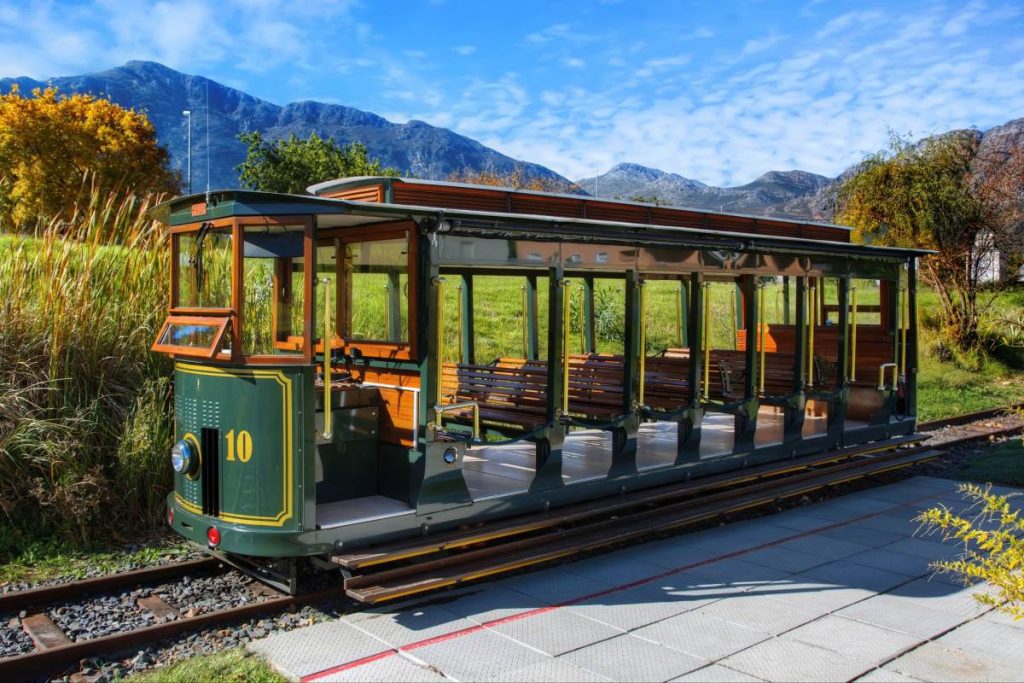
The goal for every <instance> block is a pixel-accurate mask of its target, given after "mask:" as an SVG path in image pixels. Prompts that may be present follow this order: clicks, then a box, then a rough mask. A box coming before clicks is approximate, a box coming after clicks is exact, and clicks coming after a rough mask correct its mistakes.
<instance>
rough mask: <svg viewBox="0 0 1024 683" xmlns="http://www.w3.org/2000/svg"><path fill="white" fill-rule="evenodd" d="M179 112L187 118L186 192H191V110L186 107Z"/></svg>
mask: <svg viewBox="0 0 1024 683" xmlns="http://www.w3.org/2000/svg"><path fill="white" fill-rule="evenodd" d="M181 113H182V114H184V115H185V118H186V119H187V120H188V194H192V112H191V111H190V110H188V109H186V110H185V111H183V112H181Z"/></svg>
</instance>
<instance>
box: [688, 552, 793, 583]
mask: <svg viewBox="0 0 1024 683" xmlns="http://www.w3.org/2000/svg"><path fill="white" fill-rule="evenodd" d="M686 573H687V574H693V575H694V576H700V577H704V578H707V579H711V580H712V581H715V582H716V583H721V584H726V585H731V586H734V587H736V588H739V589H741V590H748V589H750V588H755V587H757V586H760V585H763V584H766V583H772V582H774V581H779V580H782V579H785V578H787V577H788V576H789V572H787V571H783V570H781V569H772V568H770V567H766V566H764V565H761V564H755V563H753V562H749V561H747V559H746V555H744V556H742V557H741V558H730V559H727V560H721V561H719V562H709V563H707V564H704V565H700V566H697V567H691V568H689V569H687V570H686Z"/></svg>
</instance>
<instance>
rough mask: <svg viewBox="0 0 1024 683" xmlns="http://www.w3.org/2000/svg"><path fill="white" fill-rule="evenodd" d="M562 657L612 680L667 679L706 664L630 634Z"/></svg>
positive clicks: (703, 661) (704, 661)
mask: <svg viewBox="0 0 1024 683" xmlns="http://www.w3.org/2000/svg"><path fill="white" fill-rule="evenodd" d="M561 659H563V660H565V661H568V662H569V663H571V664H575V665H576V666H579V667H582V668H584V669H587V670H589V671H593V672H594V673H596V674H600V675H601V676H605V677H606V678H610V679H612V680H615V681H667V680H669V679H671V678H676V677H677V676H682V675H683V674H685V673H688V672H690V671H693V670H695V669H699V668H700V667H702V666H704V665H705V664H707V663H708V662H707V661H706V660H703V659H698V658H697V657H691V656H690V655H687V654H683V653H682V652H677V651H675V650H670V649H668V648H667V647H662V646H660V645H656V644H655V643H652V642H651V641H649V640H644V639H642V638H637V637H635V636H631V635H624V636H619V637H618V638H613V639H612V640H606V641H603V642H600V643H597V644H596V645H591V646H590V647H585V648H583V649H582V650H576V651H575V652H570V653H569V654H567V655H562V657H561Z"/></svg>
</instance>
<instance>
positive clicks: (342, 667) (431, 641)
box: [299, 494, 934, 683]
mask: <svg viewBox="0 0 1024 683" xmlns="http://www.w3.org/2000/svg"><path fill="white" fill-rule="evenodd" d="M933 495H934V494H928V495H926V496H921V497H920V498H914V499H912V500H909V501H907V503H899V504H896V505H893V506H892V507H893V508H897V507H900V505H907V504H912V503H918V502H921V501H923V500H926V499H928V498H931V497H933ZM887 509H892V508H887ZM882 512H884V511H879V512H870V513H867V514H863V515H860V516H857V517H852V518H850V519H847V520H844V521H841V522H833V523H832V524H826V525H824V526H820V527H816V528H814V529H808V530H806V531H801V532H799V533H796V534H793V535H791V536H786V537H784V538H780V539H777V540H774V541H766V542H765V543H761V544H760V545H755V546H752V547H750V548H743V549H741V550H734V551H732V552H729V553H724V554H722V555H716V556H715V557H710V558H708V559H706V560H700V561H699V562H692V563H690V564H687V565H684V566H682V567H675V568H673V569H667V570H665V571H663V572H661V573H659V574H654V575H653V576H648V577H645V578H643V579H637V580H636V581H630V582H629V583H623V584H620V585H617V586H612V587H611V588H606V589H604V590H600V591H597V592H595V593H590V594H589V595H584V596H582V597H579V598H573V599H572V600H566V601H565V602H560V603H557V604H554V605H547V606H545V607H538V608H536V609H532V610H527V611H526V612H520V613H519V614H513V615H510V616H507V617H502V618H500V619H494V620H492V621H486V622H484V623H482V624H477V625H475V626H470V627H467V628H464V629H460V630H458V631H452V632H451V633H446V634H444V635H440V636H434V637H433V638H426V639H424V640H419V641H416V642H415V643H409V644H408V645H403V646H401V647H399V648H394V649H391V650H384V651H383V652H378V653H377V654H374V655H370V656H369V657H363V658H362V659H356V660H353V661H351V662H347V663H345V664H339V665H338V666H335V667H331V668H330V669H324V670H323V671H317V672H316V673H312V674H308V675H306V676H303V677H302V678H300V679H299V680H300V681H301V682H302V683H311V682H312V681H317V680H320V679H321V678H326V677H327V676H330V675H331V674H336V673H339V672H341V671H347V670H349V669H354V668H356V667H359V666H363V665H364V664H370V663H371V662H376V661H378V660H381V659H385V658H387V657H392V656H394V655H397V654H399V653H400V652H409V651H412V650H418V649H420V648H422V647H427V646H429V645H436V644H437V643H443V642H446V641H449V640H455V639H456V638H461V637H463V636H468V635H470V634H473V633H479V632H480V631H483V630H485V629H489V628H493V627H495V626H500V625H501V624H507V623H510V622H513V621H519V620H521V619H529V618H531V617H536V616H540V615H541V614H547V613H548V612H553V611H555V610H557V609H561V608H563V607H567V606H569V605H577V604H579V603H582V602H586V601H587V600H593V599H595V598H601V597H604V596H606V595H611V594H612V593H618V592H619V591H624V590H629V589H630V588H636V587H637V586H642V585H644V584H646V583H650V582H652V581H658V580H659V579H664V578H667V577H669V576H673V575H675V574H679V573H682V572H686V571H688V570H690V569H696V568H697V567H703V566H705V565H709V564H714V563H715V562H721V561H722V560H731V559H733V558H736V557H740V556H742V555H746V554H748V553H752V552H756V551H758V550H764V549H766V548H772V547H775V546H778V545H782V544H783V543H788V542H790V541H796V540H799V539H801V538H807V537H809V536H814V535H815V534H820V533H822V532H824V531H831V530H832V529H839V528H841V527H844V526H848V525H850V524H854V523H856V522H862V521H864V520H865V519H871V518H872V517H878V516H879V515H881V514H882ZM581 578H582V577H581Z"/></svg>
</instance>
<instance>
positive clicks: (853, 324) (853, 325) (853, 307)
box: [847, 285, 857, 383]
mask: <svg viewBox="0 0 1024 683" xmlns="http://www.w3.org/2000/svg"><path fill="white" fill-rule="evenodd" d="M847 374H848V376H849V378H850V382H851V383H852V382H855V381H856V380H857V287H856V285H854V286H853V287H851V288H850V365H849V372H848V373H847Z"/></svg>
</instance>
